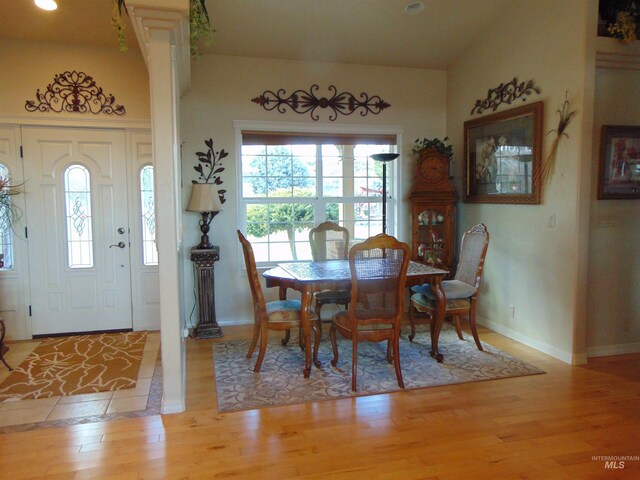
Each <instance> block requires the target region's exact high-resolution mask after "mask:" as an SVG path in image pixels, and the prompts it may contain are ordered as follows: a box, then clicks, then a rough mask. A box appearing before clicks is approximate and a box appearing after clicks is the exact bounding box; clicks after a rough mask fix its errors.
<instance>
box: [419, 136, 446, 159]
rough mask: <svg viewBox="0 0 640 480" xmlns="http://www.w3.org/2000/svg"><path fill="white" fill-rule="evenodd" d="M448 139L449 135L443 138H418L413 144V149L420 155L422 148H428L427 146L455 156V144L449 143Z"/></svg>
mask: <svg viewBox="0 0 640 480" xmlns="http://www.w3.org/2000/svg"><path fill="white" fill-rule="evenodd" d="M447 140H449V137H444V139H443V140H440V139H439V138H434V139H428V138H423V139H420V138H416V142H415V144H414V145H413V148H412V149H411V151H412V152H413V153H414V154H415V155H418V154H419V153H420V152H421V151H422V150H426V149H427V148H433V149H434V150H437V151H438V152H440V153H442V154H444V155H446V156H447V157H449V158H453V145H447Z"/></svg>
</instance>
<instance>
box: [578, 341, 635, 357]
mask: <svg viewBox="0 0 640 480" xmlns="http://www.w3.org/2000/svg"><path fill="white" fill-rule="evenodd" d="M627 353H640V343H619V344H617V345H599V346H597V347H588V348H587V356H588V357H608V356H610V355H624V354H627Z"/></svg>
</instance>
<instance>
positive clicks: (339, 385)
mask: <svg viewBox="0 0 640 480" xmlns="http://www.w3.org/2000/svg"><path fill="white" fill-rule="evenodd" d="M323 333H324V335H323V341H322V343H321V344H320V349H319V350H318V359H319V360H320V361H321V362H322V367H321V368H315V367H314V368H312V370H311V376H310V378H306V379H305V378H304V376H303V375H302V368H303V366H304V352H302V351H301V350H300V347H299V346H298V344H297V341H296V339H294V338H292V339H291V341H290V342H289V344H288V346H286V347H283V346H282V345H281V344H280V338H279V337H278V336H276V335H271V336H270V338H269V345H268V347H267V352H266V354H265V358H264V363H263V364H262V368H261V370H260V372H259V373H254V372H253V367H254V365H255V361H256V357H257V349H256V353H255V354H254V356H253V358H251V359H247V358H246V354H247V351H248V349H249V340H236V341H229V342H220V343H214V344H213V364H214V374H215V382H216V391H217V400H218V411H219V412H230V411H235V410H249V409H254V408H261V407H269V406H278V405H292V404H297V403H307V402H314V401H319V400H331V399H338V398H349V397H355V396H362V395H373V394H380V393H389V392H394V391H398V390H400V388H399V387H398V383H397V381H396V376H395V371H394V368H393V365H390V364H389V363H387V361H386V358H385V357H386V342H381V343H370V342H363V343H360V344H359V345H358V392H357V393H353V392H352V391H351V341H346V340H344V339H339V340H338V351H339V355H340V356H339V360H338V364H337V365H336V366H335V367H333V366H331V359H332V358H333V353H332V350H331V343H330V342H329V340H328V338H327V337H328V335H327V332H326V331H325V332H323ZM338 337H340V335H338ZM464 337H465V339H464V340H460V339H459V338H458V336H457V334H456V332H455V329H454V328H453V327H451V326H449V325H448V324H445V325H444V326H443V328H442V331H441V332H440V352H442V353H443V354H444V356H445V358H444V362H443V363H438V362H436V361H435V360H434V359H433V358H431V357H430V356H429V350H430V348H431V341H430V339H429V333H428V332H426V331H420V332H418V333H417V334H416V337H415V338H414V341H413V342H410V341H409V340H407V338H406V336H405V335H403V336H402V338H401V340H400V360H401V366H402V375H403V378H404V384H405V389H416V388H425V387H435V386H441V385H451V384H457V383H468V382H477V381H483V380H495V379H500V378H509V377H518V376H523V375H535V374H541V373H545V372H544V371H542V370H540V369H539V368H537V367H535V366H533V365H531V364H529V363H527V362H525V361H523V360H520V359H518V358H516V357H514V356H513V355H510V354H508V353H506V352H503V351H501V350H499V349H497V348H495V347H493V346H491V345H488V344H486V343H484V342H483V343H482V345H483V348H484V352H481V351H479V350H478V349H477V348H476V346H475V343H474V342H473V338H471V337H470V336H468V335H466V334H464Z"/></svg>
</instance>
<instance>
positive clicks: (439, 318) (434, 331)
mask: <svg viewBox="0 0 640 480" xmlns="http://www.w3.org/2000/svg"><path fill="white" fill-rule="evenodd" d="M431 287H432V288H433V290H434V291H435V292H436V296H437V297H438V309H437V312H436V316H435V318H434V319H433V325H432V326H431V352H429V353H430V354H431V356H432V357H433V358H435V359H436V360H437V361H438V363H442V360H444V357H443V355H442V354H441V353H440V352H439V351H438V339H439V338H440V329H441V328H442V323H443V322H444V315H445V311H446V307H447V298H446V297H445V295H444V290H442V279H441V278H440V277H437V278H436V279H434V281H432V282H431Z"/></svg>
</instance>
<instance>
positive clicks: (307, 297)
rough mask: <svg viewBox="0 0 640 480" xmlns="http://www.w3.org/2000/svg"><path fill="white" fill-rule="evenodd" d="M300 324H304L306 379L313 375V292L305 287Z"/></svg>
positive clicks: (302, 295)
mask: <svg viewBox="0 0 640 480" xmlns="http://www.w3.org/2000/svg"><path fill="white" fill-rule="evenodd" d="M301 301H302V305H301V312H300V322H301V323H302V336H303V337H304V378H309V375H311V319H310V318H309V317H310V314H309V307H310V305H311V292H310V291H309V287H307V286H305V287H304V288H303V289H302V292H301Z"/></svg>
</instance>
